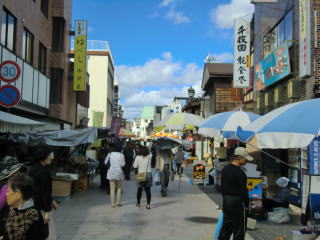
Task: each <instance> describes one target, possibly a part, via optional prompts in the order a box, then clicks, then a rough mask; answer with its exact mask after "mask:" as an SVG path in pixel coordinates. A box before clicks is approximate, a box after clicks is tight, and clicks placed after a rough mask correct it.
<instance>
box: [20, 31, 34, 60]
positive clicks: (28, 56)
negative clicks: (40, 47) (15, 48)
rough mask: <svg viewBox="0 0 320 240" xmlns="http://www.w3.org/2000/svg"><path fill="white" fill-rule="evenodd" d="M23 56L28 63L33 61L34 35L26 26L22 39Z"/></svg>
mask: <svg viewBox="0 0 320 240" xmlns="http://www.w3.org/2000/svg"><path fill="white" fill-rule="evenodd" d="M22 41H23V42H22V58H23V59H24V60H26V61H27V62H28V63H30V64H32V62H33V35H32V34H31V33H30V32H29V31H28V30H27V29H26V28H25V29H24V30H23V39H22Z"/></svg>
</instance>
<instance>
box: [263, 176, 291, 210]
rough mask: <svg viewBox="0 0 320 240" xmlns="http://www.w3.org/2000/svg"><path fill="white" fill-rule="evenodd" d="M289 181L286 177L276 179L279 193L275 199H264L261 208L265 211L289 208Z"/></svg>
mask: <svg viewBox="0 0 320 240" xmlns="http://www.w3.org/2000/svg"><path fill="white" fill-rule="evenodd" d="M289 182H290V180H289V179H288V178H286V177H280V178H278V179H277V181H276V184H277V185H278V186H279V188H280V189H279V191H278V193H277V194H276V196H275V198H264V199H263V200H262V204H263V207H264V209H265V210H266V211H269V212H270V211H272V210H273V208H277V207H283V208H288V207H289V198H290V189H289V187H288V185H289Z"/></svg>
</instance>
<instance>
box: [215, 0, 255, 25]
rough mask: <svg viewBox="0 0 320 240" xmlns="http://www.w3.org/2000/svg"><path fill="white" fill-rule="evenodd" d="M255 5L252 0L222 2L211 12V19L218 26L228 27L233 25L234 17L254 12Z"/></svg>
mask: <svg viewBox="0 0 320 240" xmlns="http://www.w3.org/2000/svg"><path fill="white" fill-rule="evenodd" d="M253 11H254V5H253V4H251V3H250V0H231V2H230V3H229V4H221V5H218V7H216V8H214V9H212V10H211V12H210V20H211V21H212V22H213V23H215V24H216V25H217V27H218V28H221V29H228V28H232V27H233V23H234V19H235V18H239V17H243V16H246V15H248V14H251V13H253Z"/></svg>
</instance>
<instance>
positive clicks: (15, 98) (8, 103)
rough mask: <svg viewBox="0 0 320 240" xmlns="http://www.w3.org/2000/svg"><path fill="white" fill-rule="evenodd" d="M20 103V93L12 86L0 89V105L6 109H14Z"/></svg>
mask: <svg viewBox="0 0 320 240" xmlns="http://www.w3.org/2000/svg"><path fill="white" fill-rule="evenodd" d="M19 102H20V92H19V90H18V89H17V88H16V87H15V86H12V85H4V86H2V87H0V104H1V105H2V106H4V107H13V106H15V105H17V104H18V103H19Z"/></svg>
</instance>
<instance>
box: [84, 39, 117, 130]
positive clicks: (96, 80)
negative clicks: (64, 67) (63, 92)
mask: <svg viewBox="0 0 320 240" xmlns="http://www.w3.org/2000/svg"><path fill="white" fill-rule="evenodd" d="M99 42H100V44H99V45H101V43H102V45H103V48H102V49H101V48H100V49H94V48H93V49H90V44H89V48H88V52H87V54H88V73H89V75H90V81H89V82H90V107H89V111H88V117H89V126H93V119H94V114H95V112H100V113H103V121H102V122H103V124H102V127H110V126H111V120H112V116H113V111H114V109H113V104H114V98H113V95H114V62H113V58H112V54H111V50H110V46H109V44H108V42H106V41H99Z"/></svg>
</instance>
